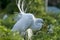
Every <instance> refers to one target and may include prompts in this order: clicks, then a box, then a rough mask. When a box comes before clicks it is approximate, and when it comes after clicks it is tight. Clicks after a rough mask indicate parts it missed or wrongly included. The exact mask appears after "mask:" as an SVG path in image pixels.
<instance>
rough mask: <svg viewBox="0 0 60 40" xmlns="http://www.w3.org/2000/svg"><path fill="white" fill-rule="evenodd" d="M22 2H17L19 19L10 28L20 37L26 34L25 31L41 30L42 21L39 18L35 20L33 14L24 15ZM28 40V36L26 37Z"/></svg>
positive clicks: (19, 0)
mask: <svg viewBox="0 0 60 40" xmlns="http://www.w3.org/2000/svg"><path fill="white" fill-rule="evenodd" d="M24 1H25V0H23V1H22V3H21V0H18V2H17V1H16V3H17V7H18V9H19V11H20V19H19V20H18V21H17V22H16V23H15V25H14V26H13V28H12V31H18V32H20V34H21V35H22V36H24V35H25V34H26V30H27V29H29V28H30V29H32V31H37V30H40V29H41V28H42V25H43V19H41V18H35V17H34V15H33V14H31V13H25V11H24V9H23V7H24ZM28 38H29V40H30V36H29V37H28Z"/></svg>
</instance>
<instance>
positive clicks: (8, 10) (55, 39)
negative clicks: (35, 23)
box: [0, 0, 60, 40]
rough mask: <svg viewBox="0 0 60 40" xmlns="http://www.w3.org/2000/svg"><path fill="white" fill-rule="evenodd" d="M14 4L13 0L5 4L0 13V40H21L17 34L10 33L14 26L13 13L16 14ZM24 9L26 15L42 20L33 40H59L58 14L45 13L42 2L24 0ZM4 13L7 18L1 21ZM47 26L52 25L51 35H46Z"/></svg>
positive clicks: (59, 16)
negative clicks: (42, 22)
mask: <svg viewBox="0 0 60 40" xmlns="http://www.w3.org/2000/svg"><path fill="white" fill-rule="evenodd" d="M15 2H16V1H15V0H12V1H11V2H10V3H8V4H7V6H6V7H5V9H4V10H2V11H1V12H2V13H0V25H1V26H0V40H22V38H21V37H20V35H18V33H17V32H15V33H13V32H11V31H10V30H11V28H12V27H13V25H14V24H15V21H14V20H13V17H15V16H14V15H13V13H14V12H16V11H17V12H18V8H17V6H16V3H15ZM0 4H1V0H0ZM25 8H27V13H33V14H34V15H35V16H36V17H38V18H42V19H43V20H44V25H43V28H42V29H41V30H40V31H39V32H37V33H36V34H35V35H33V37H32V39H33V40H60V14H58V15H57V14H53V13H50V14H49V13H46V12H45V9H44V0H26V1H25V3H24V9H25ZM4 13H5V14H8V18H7V19H5V20H2V18H3V15H4ZM16 14H17V13H16ZM49 24H52V25H54V29H53V33H47V26H48V25H49ZM4 26H5V27H6V28H8V29H6V28H5V27H4ZM9 29H10V30H9Z"/></svg>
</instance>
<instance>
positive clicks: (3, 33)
mask: <svg viewBox="0 0 60 40" xmlns="http://www.w3.org/2000/svg"><path fill="white" fill-rule="evenodd" d="M22 39H23V38H22V37H21V36H20V35H19V33H18V32H11V31H10V30H9V29H7V28H5V27H4V26H0V40H22Z"/></svg>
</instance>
